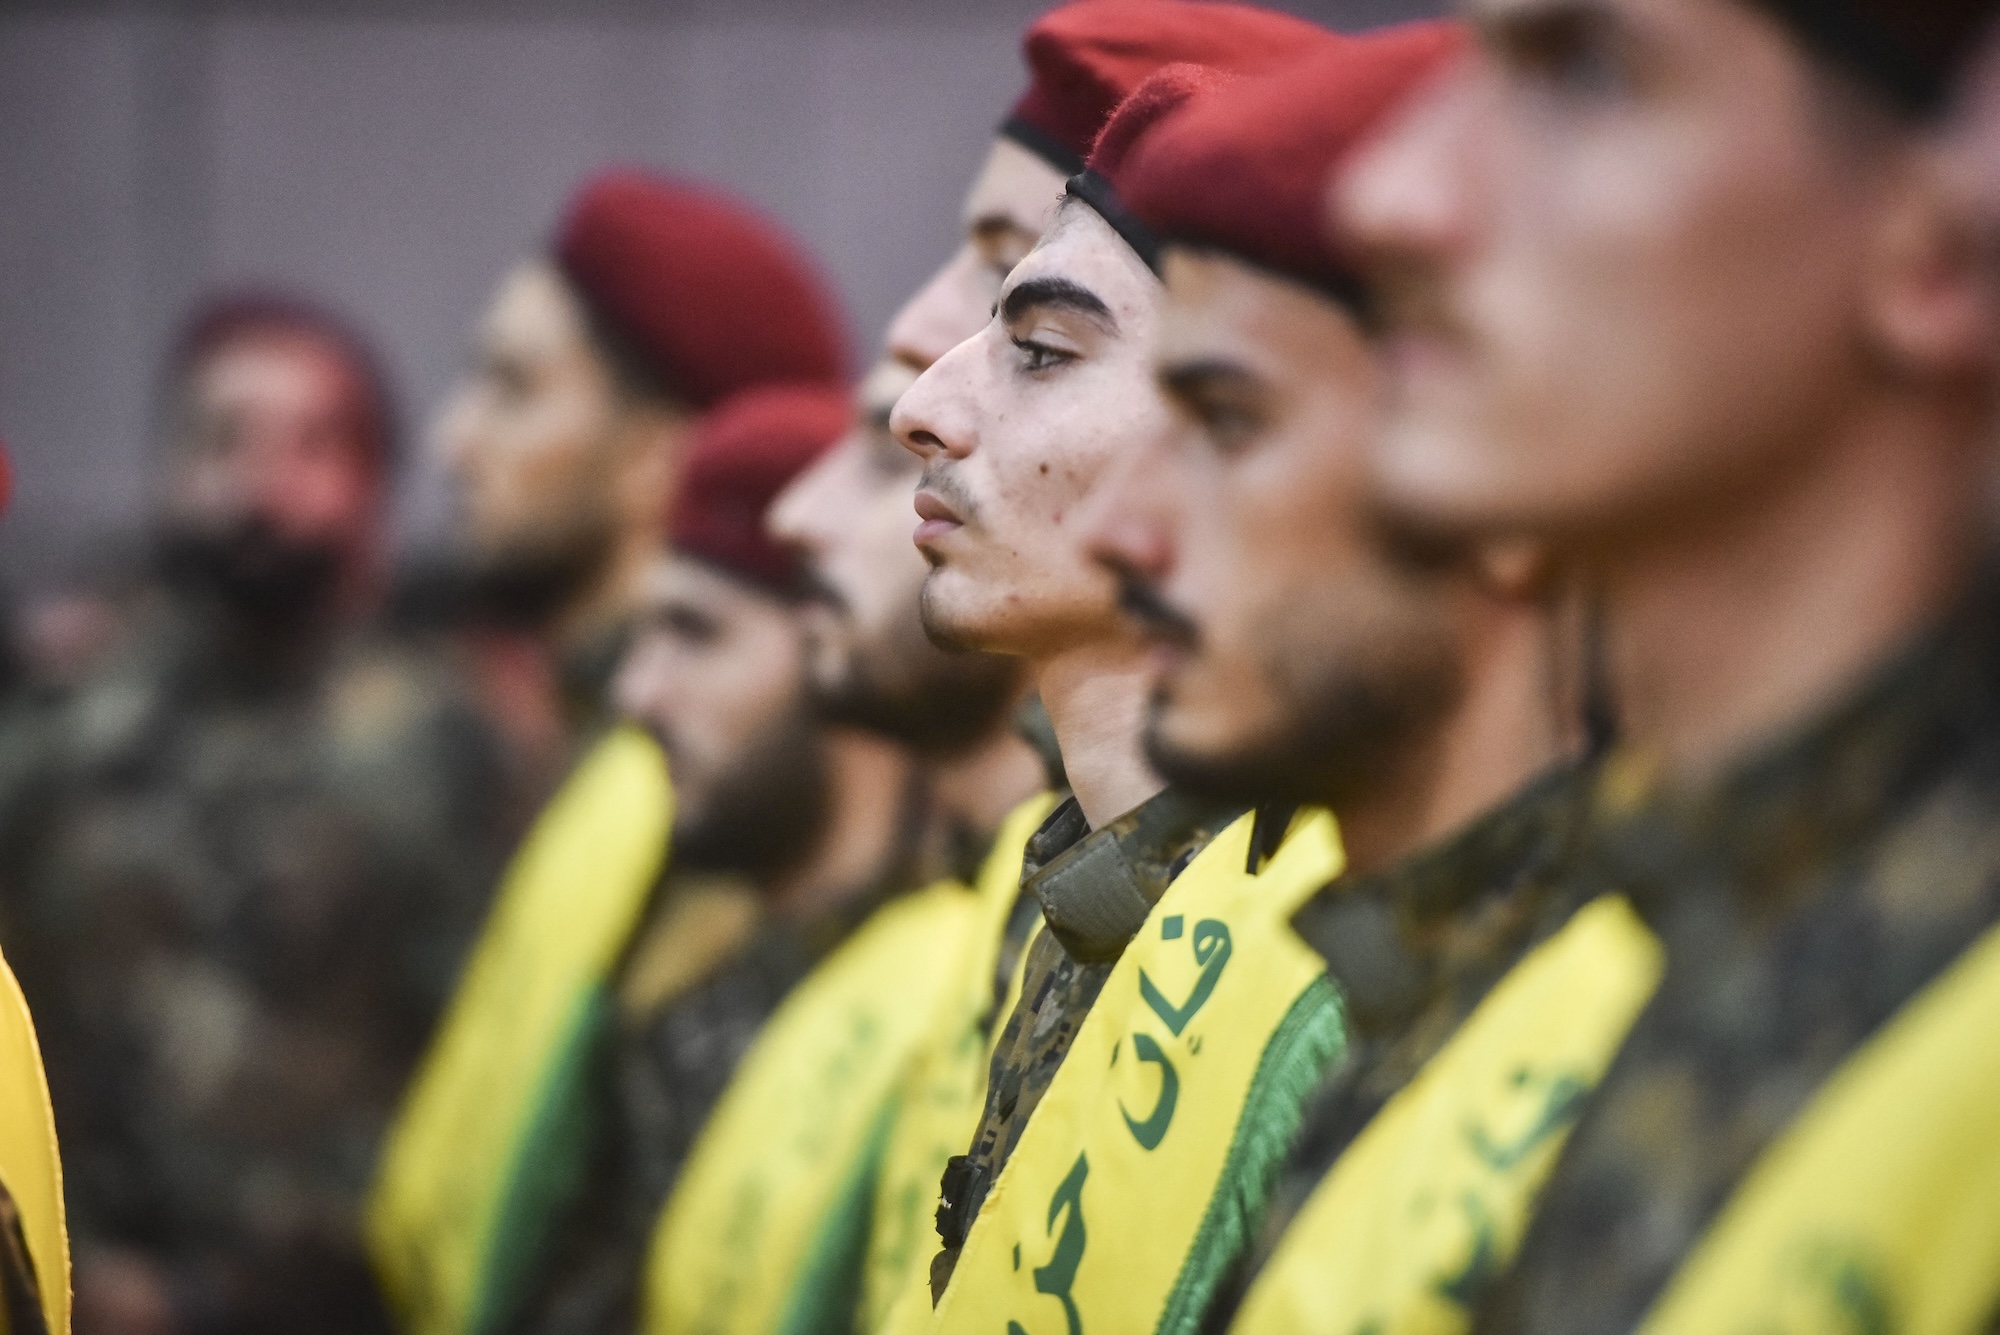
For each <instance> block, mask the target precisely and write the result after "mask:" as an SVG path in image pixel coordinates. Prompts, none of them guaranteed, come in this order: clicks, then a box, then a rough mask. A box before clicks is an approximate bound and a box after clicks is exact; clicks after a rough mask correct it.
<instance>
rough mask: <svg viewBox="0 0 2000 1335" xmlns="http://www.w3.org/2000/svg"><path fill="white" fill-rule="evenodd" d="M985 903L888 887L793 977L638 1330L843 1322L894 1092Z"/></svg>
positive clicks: (949, 886)
mask: <svg viewBox="0 0 2000 1335" xmlns="http://www.w3.org/2000/svg"><path fill="white" fill-rule="evenodd" d="M1017 856H1018V855H1017ZM983 916H984V906H983V905H982V904H981V903H980V901H979V899H978V897H977V896H976V895H975V894H974V893H973V891H971V890H970V889H968V888H967V887H966V886H965V885H964V884H962V883H960V882H956V881H947V882H941V883H939V884H937V885H934V886H932V887H930V888H929V889H926V890H921V891H918V892H916V893H914V894H911V895H907V896H905V897H903V898H900V899H897V900H894V901H892V902H891V903H889V904H888V905H886V906H884V907H883V908H881V909H879V910H877V911H876V912H875V913H874V914H873V915H872V916H871V917H870V918H869V919H868V921H867V922H865V923H863V924H862V926H861V928H860V929H859V930H858V931H857V932H856V933H855V934H854V936H853V937H852V938H851V939H850V940H848V941H847V942H846V943H845V944H844V945H842V946H841V947H840V949H838V950H837V951H835V952H834V953H833V955H831V956H830V957H829V958H828V959H827V960H826V961H825V962H824V963H822V964H821V965H820V966H819V967H818V968H817V969H815V970H813V972H812V973H811V974H810V975H809V976H808V977H807V978H806V980H805V981H804V982H802V983H800V984H799V985H798V986H797V987H796V988H794V989H793V990H792V993H791V995H790V996H788V997H787V998H786V999H785V1002H784V1004H783V1005H782V1006H780V1007H779V1008H778V1010H777V1012H776V1013H775V1014H774V1015H773V1016H772V1017H771V1019H770V1021H769V1023H767V1024H766V1025H765V1026H764V1030H763V1032H762V1033H761V1034H759V1035H758V1037H757V1041H756V1043H755V1044H753V1045H752V1047H751V1049H750V1051H749V1052H748V1053H747V1054H746V1055H745V1056H744V1059H743V1062H742V1065H740V1066H739V1067H738V1068H737V1071H736V1075H735V1077H734V1079H732V1080H731V1082H730V1085H729V1089H728V1091H727V1092H726V1093H725V1094H724V1095H723V1097H722V1101H721V1102H720V1103H719V1104H717V1106H716V1109H715V1112H714V1115H713V1116H711V1117H710V1119H709V1122H708V1125H707V1127H706V1128H705V1129H704V1130H703V1131H702V1133H701V1136H700V1138H699V1139H698V1140H697V1141H696V1142H695V1146H694V1150H693V1152H692V1153H691V1154H690V1155H689V1158H688V1162H687V1166H686V1167H685V1168H684V1169H682V1171H681V1177H680V1182H679V1183H678V1185H677V1186H676V1187H675V1188H674V1192H673V1195H672V1197H671V1198H670V1199H669V1200H668V1202H667V1207H666V1209H665V1211H664V1212H663V1213H662V1215H661V1219H660V1224H659V1227H658V1229H657V1230H656V1232H655V1233H654V1236H653V1241H652V1245H651V1249H650V1255H649V1257H648V1259H647V1266H646V1274H645V1278H644V1284H643V1290H642V1295H641V1304H642V1309H643V1314H642V1318H641V1322H640V1326H641V1329H642V1330H644V1331H645V1332H647V1335H809V1333H811V1332H820V1331H827V1332H833V1331H838V1332H843V1335H844V1332H846V1331H848V1330H850V1329H851V1328H852V1323H853V1320H854V1311H855V1303H856V1301H857V1299H858V1297H859V1284H860V1271H861V1260H862V1247H863V1245H864V1239H865V1233H866V1230H867V1225H868V1216H869V1212H870V1209H871V1207H872V1205H873V1202H874V1194H875V1183H876V1176H877V1170H878V1168H879V1165H880V1162H881V1149H882V1144H883V1138H884V1136H885V1134H886V1132H887V1130H888V1127H889V1125H890V1121H891V1118H892V1116H893V1113H894V1106H895V1095H896V1092H897V1090H898V1088H899V1087H900V1086H901V1084H902V1082H903V1081H904V1080H905V1079H906V1078H907V1075H908V1072H909V1066H910V1061H911V1058H912V1057H913V1055H914V1054H915V1053H916V1051H917V1050H918V1047H919V1045H920V1044H921V1043H922V1042H923V1040H924V1039H925V1038H926V1037H928V1036H929V1035H930V1034H932V1033H933V1032H934V1031H935V1030H936V1027H937V1024H938V1016H939V1015H940V1013H941V1012H943V1011H944V1010H946V1009H947V1008H948V1006H949V1005H950V1003H952V1002H953V1001H954V1000H955V999H956V998H957V997H958V996H959V994H960V993H961V992H962V991H963V987H962V984H963V979H962V977H961V975H960V963H961V959H962V954H963V950H962V947H963V945H964V942H965V940H966V937H967V934H968V932H970V931H971V930H973V929H974V927H975V926H976V925H977V924H978V923H979V922H980V921H981V920H982V918H983Z"/></svg>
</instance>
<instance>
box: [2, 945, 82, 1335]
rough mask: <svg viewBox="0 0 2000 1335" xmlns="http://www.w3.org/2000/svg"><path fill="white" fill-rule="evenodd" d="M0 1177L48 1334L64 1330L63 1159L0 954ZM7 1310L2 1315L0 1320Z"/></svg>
mask: <svg viewBox="0 0 2000 1335" xmlns="http://www.w3.org/2000/svg"><path fill="white" fill-rule="evenodd" d="M0 1182H4V1183H5V1184H6V1186H7V1193H8V1195H10V1196H12V1197H13V1198H14V1207H15V1208H16V1209H17V1210H19V1211H20V1212H21V1233H22V1235H23V1237H24V1238H25V1239H26V1241H27V1244H28V1259H29V1260H30V1261H31V1262H33V1264H34V1267H35V1283H36V1285H37V1286H38V1287H40V1289H41V1291H42V1318H43V1320H45V1321H46V1322H47V1323H48V1327H49V1332H50V1335H68V1331H69V1230H68V1228H67V1227H66V1226H65V1225H64V1223H63V1195H62V1159H61V1157H60V1156H59V1155H58V1154H57V1152H56V1119H55V1114H54V1113H53V1112H52V1111H51V1110H50V1108H49V1083H48V1079H47V1077H46V1076H44V1075H43V1073H42V1049H41V1047H40V1045H38V1044H37V1043H36V1042H35V1022H34V1019H33V1018H32V1017H31V1016H30V1015H29V1014H28V1002H27V999H26V998H25V997H23V996H22V995H21V985H20V984H19V983H17V982H15V981H14V971H13V970H12V969H10V968H8V967H7V961H5V960H4V959H0ZM5 1320H6V1315H5V1314H4V1313H0V1322H4V1321H5Z"/></svg>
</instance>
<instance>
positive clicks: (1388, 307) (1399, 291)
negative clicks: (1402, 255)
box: [1366, 260, 1468, 343]
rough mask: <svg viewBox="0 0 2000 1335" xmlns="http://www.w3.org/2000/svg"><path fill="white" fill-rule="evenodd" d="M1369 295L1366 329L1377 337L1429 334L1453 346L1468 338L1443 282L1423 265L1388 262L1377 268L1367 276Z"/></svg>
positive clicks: (1463, 323)
mask: <svg viewBox="0 0 2000 1335" xmlns="http://www.w3.org/2000/svg"><path fill="white" fill-rule="evenodd" d="M1367 292H1368V307H1367V317H1366V327H1367V328H1368V330H1369V332H1370V333H1371V334H1373V335H1374V336H1376V337H1381V336H1383V335H1389V334H1403V333H1408V334H1429V335H1432V336H1433V337H1437V338H1442V339H1445V340H1447V341H1450V342H1453V343H1459V342H1463V341H1465V339H1466V337H1467V333H1468V331H1467V329H1466V326H1465V322H1464V321H1463V320H1462V319H1461V318H1460V317H1459V314H1458V312H1457V311H1456V310H1455V309H1454V308H1453V305H1452V301H1451V297H1450V295H1449V294H1448V293H1447V292H1446V291H1445V289H1444V285H1443V283H1442V282H1441V281H1440V280H1439V278H1438V276H1437V275H1436V274H1435V273H1434V272H1433V271H1432V270H1431V269H1429V268H1427V267H1426V266H1424V265H1421V264H1417V263H1414V262H1407V263H1406V262H1402V261H1396V260H1389V261H1386V262H1384V263H1382V264H1380V265H1378V266H1375V267H1374V268H1372V269H1371V270H1370V272H1369V275H1368V287H1367Z"/></svg>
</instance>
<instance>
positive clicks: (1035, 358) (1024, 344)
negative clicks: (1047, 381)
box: [1013, 338, 1075, 371]
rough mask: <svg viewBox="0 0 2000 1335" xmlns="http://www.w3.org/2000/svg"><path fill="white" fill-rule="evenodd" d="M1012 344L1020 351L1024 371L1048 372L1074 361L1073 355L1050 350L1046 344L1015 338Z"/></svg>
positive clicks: (1053, 349)
mask: <svg viewBox="0 0 2000 1335" xmlns="http://www.w3.org/2000/svg"><path fill="white" fill-rule="evenodd" d="M1013 343H1014V346H1015V347H1016V348H1018V349H1019V350H1020V353H1021V369H1022V370H1024V371H1048V370H1052V369H1054V368H1055V367H1058V366H1061V365H1062V364H1063V363H1064V362H1068V361H1074V360H1075V356H1074V354H1072V353H1068V352H1064V351H1063V350H1062V349H1061V348H1052V347H1050V346H1049V345H1048V344H1046V343H1037V342H1036V341H1035V340H1034V339H1032V338H1017V339H1014V340H1013Z"/></svg>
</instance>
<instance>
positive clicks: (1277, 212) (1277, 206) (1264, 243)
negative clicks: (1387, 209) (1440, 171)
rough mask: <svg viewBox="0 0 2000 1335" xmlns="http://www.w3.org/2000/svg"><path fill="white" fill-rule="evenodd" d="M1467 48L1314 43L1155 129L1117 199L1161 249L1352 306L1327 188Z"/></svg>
mask: <svg viewBox="0 0 2000 1335" xmlns="http://www.w3.org/2000/svg"><path fill="white" fill-rule="evenodd" d="M1464 45H1465V34H1464V30H1463V29H1462V28H1460V27H1459V26H1458V25H1456V24H1452V23H1406V24H1398V25H1397V26H1395V27H1391V28H1383V29H1380V30H1378V31H1376V32H1372V33H1368V34H1366V35H1365V36H1361V37H1351V38H1341V39H1338V40H1335V41H1332V42H1322V43H1320V44H1319V49H1318V50H1316V51H1314V52H1312V53H1311V54H1310V55H1307V56H1305V57H1304V58H1303V59H1301V60H1300V61H1298V62H1296V63H1295V64H1293V65H1291V66H1288V67H1287V68H1285V69H1284V70H1282V71H1280V72H1278V73H1276V74H1269V75H1264V76H1261V77H1258V78H1249V79H1240V80H1237V81H1234V82H1232V83H1231V84H1229V85H1228V86H1227V87H1223V88H1218V89H1216V90H1214V91H1213V92H1212V93H1209V94H1206V95H1204V96H1202V97H1199V98H1197V99H1195V100H1194V101H1192V102H1190V103H1189V104H1188V105H1187V106H1186V107H1185V108H1184V109H1182V110H1181V111H1180V112H1179V113H1178V114H1176V115H1174V116H1172V117H1171V118H1169V119H1167V120H1165V121H1164V122H1162V123H1161V124H1160V125H1159V126H1158V127H1157V128H1156V129H1154V130H1153V131H1152V132H1151V133H1149V134H1147V135H1146V136H1145V137H1144V139H1143V141H1142V142H1141V143H1140V144H1139V145H1138V146H1137V147H1136V148H1135V149H1134V150H1133V152H1132V154H1131V155H1130V157H1129V158H1128V160H1127V161H1126V162H1125V164H1124V169H1123V170H1122V171H1121V172H1120V173H1119V175H1118V181H1117V184H1118V192H1119V197H1120V199H1121V200H1122V202H1123V204H1124V206H1125V207H1126V208H1127V209H1129V210H1130V211H1131V212H1132V213H1133V214H1134V215H1136V216H1137V217H1138V219H1139V220H1140V222H1141V223H1142V224H1143V225H1144V226H1145V227H1146V228H1148V229H1150V231H1151V232H1152V233H1153V234H1154V235H1155V236H1157V237H1158V238H1159V239H1160V240H1161V241H1162V242H1166V243H1169V244H1172V243H1180V244H1184V245H1191V246H1205V247H1212V248H1214V249H1218V250H1224V251H1228V252H1229V253H1231V254H1233V255H1237V256H1240V257H1241V258H1243V259H1246V260H1249V261H1251V262H1252V263H1255V264H1258V265H1261V266H1262V267H1264V268H1266V269H1272V270H1275V271H1277V272H1278V273H1281V274H1284V275H1286V276H1288V277H1291V278H1296V279H1298V280H1300V281H1302V282H1306V283H1311V284H1314V285H1317V286H1319V287H1323V288H1325V289H1327V290H1328V291H1330V292H1332V293H1334V294H1336V295H1338V296H1340V297H1342V298H1351V297H1352V296H1353V295H1354V294H1355V292H1356V291H1357V289H1356V288H1355V286H1354V282H1353V279H1352V278H1351V277H1350V275H1349V273H1348V271H1347V269H1346V267H1345V266H1344V265H1343V264H1342V262H1341V256H1340V254H1339V252H1338V250H1337V248H1336V247H1335V246H1334V244H1333V242H1332V240H1331V239H1330V238H1329V236H1328V234H1327V228H1326V221H1325V219H1326V211H1325V210H1326V204H1325V201H1326V186H1327V181H1328V179H1329V177H1331V176H1332V175H1333V174H1334V173H1335V172H1337V171H1338V170H1339V169H1340V167H1341V166H1342V164H1344V163H1345V162H1346V161H1347V160H1348V158H1349V157H1350V155H1351V154H1352V153H1353V152H1354V150H1355V149H1356V148H1357V147H1358V146H1359V145H1360V144H1361V143H1363V142H1364V141H1365V140H1366V139H1367V137H1368V135H1369V134H1370V132H1371V131H1373V130H1375V129H1376V128H1377V127H1378V126H1380V125H1381V124H1382V122H1383V121H1384V120H1385V119H1386V118H1387V117H1388V115H1389V114H1390V113H1391V112H1393V111H1394V110H1395V109H1396V108H1397V106H1399V105H1400V104H1401V103H1402V101H1403V99H1404V98H1406V97H1407V96H1408V95H1409V94H1410V93H1411V92H1412V91H1413V90H1414V89H1415V88H1416V86H1417V85H1418V84H1420V83H1422V82H1423V81H1424V80H1425V79H1426V78H1427V77H1429V76H1430V75H1431V74H1433V73H1434V72H1436V71H1437V70H1438V68H1439V67H1440V66H1441V65H1443V64H1444V62H1445V61H1447V60H1449V59H1450V58H1451V57H1452V56H1453V55H1454V54H1455V53H1457V52H1458V51H1460V50H1462V49H1463V47H1464ZM1121 114H1122V113H1121ZM1108 133H1109V132H1108V131H1107V134H1108Z"/></svg>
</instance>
